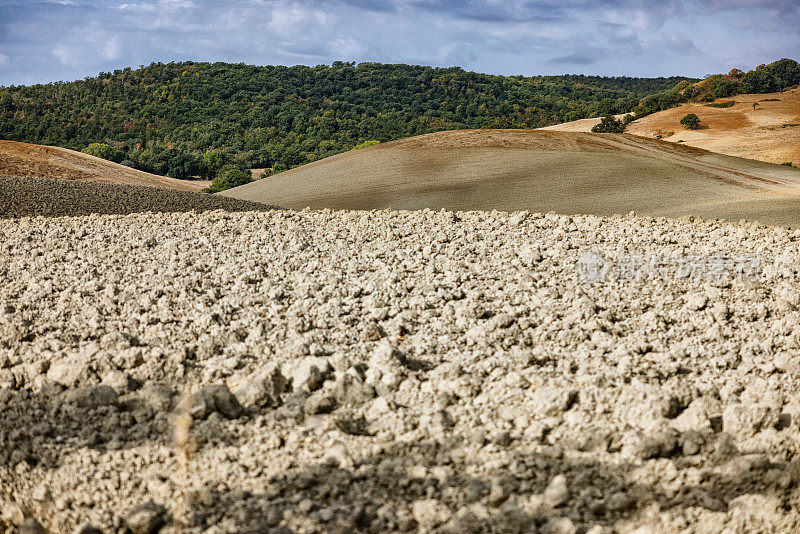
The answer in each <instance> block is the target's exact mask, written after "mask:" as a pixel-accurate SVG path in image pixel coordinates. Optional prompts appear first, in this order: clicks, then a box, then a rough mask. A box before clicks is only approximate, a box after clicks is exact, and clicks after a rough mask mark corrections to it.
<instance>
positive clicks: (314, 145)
mask: <svg viewBox="0 0 800 534" xmlns="http://www.w3.org/2000/svg"><path fill="white" fill-rule="evenodd" d="M684 80H690V79H688V78H682V77H671V78H628V77H599V76H538V77H524V76H494V75H487V74H479V73H474V72H467V71H465V70H463V69H461V68H457V67H454V68H431V67H423V66H411V65H383V64H378V63H361V64H359V65H356V64H354V63H341V62H337V63H334V64H333V65H330V66H328V65H319V66H317V67H313V68H312V67H305V66H296V67H290V68H289V67H282V66H268V67H257V66H249V65H243V64H237V65H233V64H225V63H214V64H210V63H191V62H184V63H168V64H161V63H154V64H152V65H149V66H147V67H142V68H139V69H136V70H132V69H130V68H126V69H123V70H116V71H114V72H113V73H111V72H104V73H100V75H98V76H96V77H93V78H86V79H84V80H79V81H74V82H58V83H51V84H46V85H33V86H28V87H23V86H18V87H0V138H2V139H9V140H14V141H24V142H29V143H37V144H45V145H57V146H63V147H66V148H71V149H75V150H83V149H84V148H86V147H87V146H88V145H90V144H92V143H104V144H106V145H108V146H107V147H104V150H103V153H104V156H103V157H107V158H108V159H111V160H113V161H116V162H118V163H123V162H125V163H126V164H127V165H130V166H133V167H136V168H138V169H141V170H144V171H147V172H151V173H154V174H159V175H166V176H170V177H173V178H188V177H191V176H197V175H204V176H206V177H213V176H214V172H215V171H216V169H218V168H219V167H220V166H221V165H222V164H225V163H230V164H235V165H238V166H241V167H243V168H250V169H252V168H274V169H275V170H283V169H287V168H291V167H294V166H297V165H299V164H302V163H306V162H308V161H312V160H316V159H321V158H323V157H326V156H330V155H333V154H336V153H339V152H342V151H346V150H349V149H350V148H352V147H354V146H356V145H358V144H360V143H363V142H365V141H371V140H377V141H381V142H384V141H389V140H394V139H400V138H404V137H409V136H413V135H418V134H423V133H428V132H433V131H440V130H448V129H458V128H490V127H499V128H507V127H517V128H533V127H538V126H544V125H546V124H551V123H554V122H563V121H568V120H572V119H578V118H584V117H593V116H596V115H601V114H605V113H621V112H625V111H629V110H630V109H631V108H632V107H633V106H635V105H636V103H637V102H639V101H640V100H641V99H642V98H643V97H645V96H647V95H650V94H654V93H658V92H661V91H663V90H665V89H668V88H670V87H673V86H675V84H676V83H678V82H679V81H684Z"/></svg>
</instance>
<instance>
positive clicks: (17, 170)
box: [0, 140, 210, 191]
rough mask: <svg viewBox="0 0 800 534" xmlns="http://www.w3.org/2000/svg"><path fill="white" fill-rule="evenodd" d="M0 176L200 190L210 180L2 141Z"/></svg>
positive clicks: (27, 144)
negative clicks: (148, 171) (178, 175)
mask: <svg viewBox="0 0 800 534" xmlns="http://www.w3.org/2000/svg"><path fill="white" fill-rule="evenodd" d="M0 175H11V176H22V177H25V176H27V177H38V178H62V179H66V180H74V181H97V182H107V183H113V184H125V185H143V186H151V187H160V188H164V189H175V190H179V191H200V190H202V189H203V188H205V187H208V185H209V184H210V182H208V181H207V180H179V179H177V178H169V177H166V176H158V175H156V174H150V173H147V172H144V171H140V170H137V169H132V168H130V167H126V166H125V165H120V164H119V163H114V162H113V161H108V160H104V159H101V158H98V157H95V156H91V155H89V154H84V153H82V152H76V151H74V150H69V149H67V148H60V147H52V146H43V145H33V144H30V143H19V142H16V141H2V140H0Z"/></svg>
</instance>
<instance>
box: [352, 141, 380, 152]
mask: <svg viewBox="0 0 800 534" xmlns="http://www.w3.org/2000/svg"><path fill="white" fill-rule="evenodd" d="M379 144H381V142H380V141H375V140H374V139H372V140H370V141H364V142H363V143H360V144H357V145H356V146H354V147H353V150H358V149H360V148H367V147H369V146H375V145H379Z"/></svg>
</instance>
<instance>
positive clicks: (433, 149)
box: [222, 130, 800, 226]
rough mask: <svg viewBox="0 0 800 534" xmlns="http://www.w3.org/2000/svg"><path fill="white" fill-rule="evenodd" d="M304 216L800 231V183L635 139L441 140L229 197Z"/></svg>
mask: <svg viewBox="0 0 800 534" xmlns="http://www.w3.org/2000/svg"><path fill="white" fill-rule="evenodd" d="M222 194H223V195H225V196H231V197H234V198H238V199H242V200H250V201H257V202H264V203H268V204H275V205H280V206H284V207H287V208H297V209H302V208H305V207H311V208H332V209H386V208H392V209H421V208H431V209H442V208H444V209H450V210H493V209H496V210H502V211H516V210H530V211H538V212H548V211H556V212H559V213H569V214H574V213H580V214H596V215H611V214H615V213H627V212H629V211H632V210H633V211H636V212H637V213H642V214H646V215H662V216H670V217H678V216H683V215H697V216H701V217H706V218H714V217H721V218H726V219H732V220H737V221H738V220H739V219H743V218H744V219H754V220H759V221H762V222H767V223H771V224H781V225H790V226H792V225H800V209H798V207H800V171H798V170H797V169H793V168H790V167H785V166H778V165H771V164H766V163H762V162H757V161H752V160H746V159H741V158H735V157H730V156H724V155H720V154H714V153H711V152H707V151H705V150H700V149H697V148H692V147H688V146H683V145H679V144H674V143H666V142H663V141H658V140H655V139H646V138H642V137H638V136H633V135H627V134H604V135H594V134H585V133H568V132H550V131H541V130H460V131H450V132H438V133H433V134H428V135H423V136H419V137H414V138H409V139H404V140H400V141H395V142H391V143H385V144H382V145H378V146H375V147H370V148H367V149H361V150H356V151H351V152H348V153H345V154H339V155H337V156H333V157H330V158H326V159H324V160H320V161H318V162H315V163H311V164H309V165H304V166H302V167H299V168H296V169H293V170H291V171H288V172H285V173H281V174H278V175H275V176H272V177H269V178H266V179H263V180H259V181H258V182H255V183H252V184H248V185H245V186H242V187H238V188H235V189H232V190H229V191H226V192H223V193H222Z"/></svg>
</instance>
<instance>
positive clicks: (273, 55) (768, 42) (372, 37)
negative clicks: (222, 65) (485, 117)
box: [0, 0, 800, 85]
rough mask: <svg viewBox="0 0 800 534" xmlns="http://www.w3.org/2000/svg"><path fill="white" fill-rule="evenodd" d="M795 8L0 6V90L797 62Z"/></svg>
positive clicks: (590, 0)
mask: <svg viewBox="0 0 800 534" xmlns="http://www.w3.org/2000/svg"><path fill="white" fill-rule="evenodd" d="M798 28H800V1H798V0H729V1H728V0H684V1H681V0H608V1H599V0H463V1H456V0H294V1H289V0H127V1H125V2H123V1H119V0H0V85H10V84H29V83H39V82H51V81H57V80H74V79H78V78H83V77H85V76H92V75H96V74H97V73H98V72H100V71H111V70H114V69H117V68H122V67H126V66H131V67H138V66H139V65H142V64H149V63H151V62H153V61H163V62H167V61H182V60H194V61H230V62H236V63H238V62H244V63H249V64H256V65H276V64H281V65H297V64H304V65H317V64H321V63H328V64H329V63H331V62H332V61H335V60H342V61H356V62H361V61H379V62H386V63H413V64H422V65H434V66H453V65H458V66H462V67H464V68H465V69H468V70H475V71H479V72H487V73H493V74H526V75H530V74H564V73H583V74H605V75H632V76H662V75H664V76H666V75H673V74H680V75H687V76H698V77H699V76H702V75H704V74H707V73H715V72H726V71H727V70H729V69H730V68H731V67H734V66H736V67H740V68H744V69H748V68H752V67H754V66H756V65H758V64H760V63H765V62H770V61H773V60H776V59H779V58H781V57H791V58H794V59H798V60H800V31H799V30H798Z"/></svg>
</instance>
